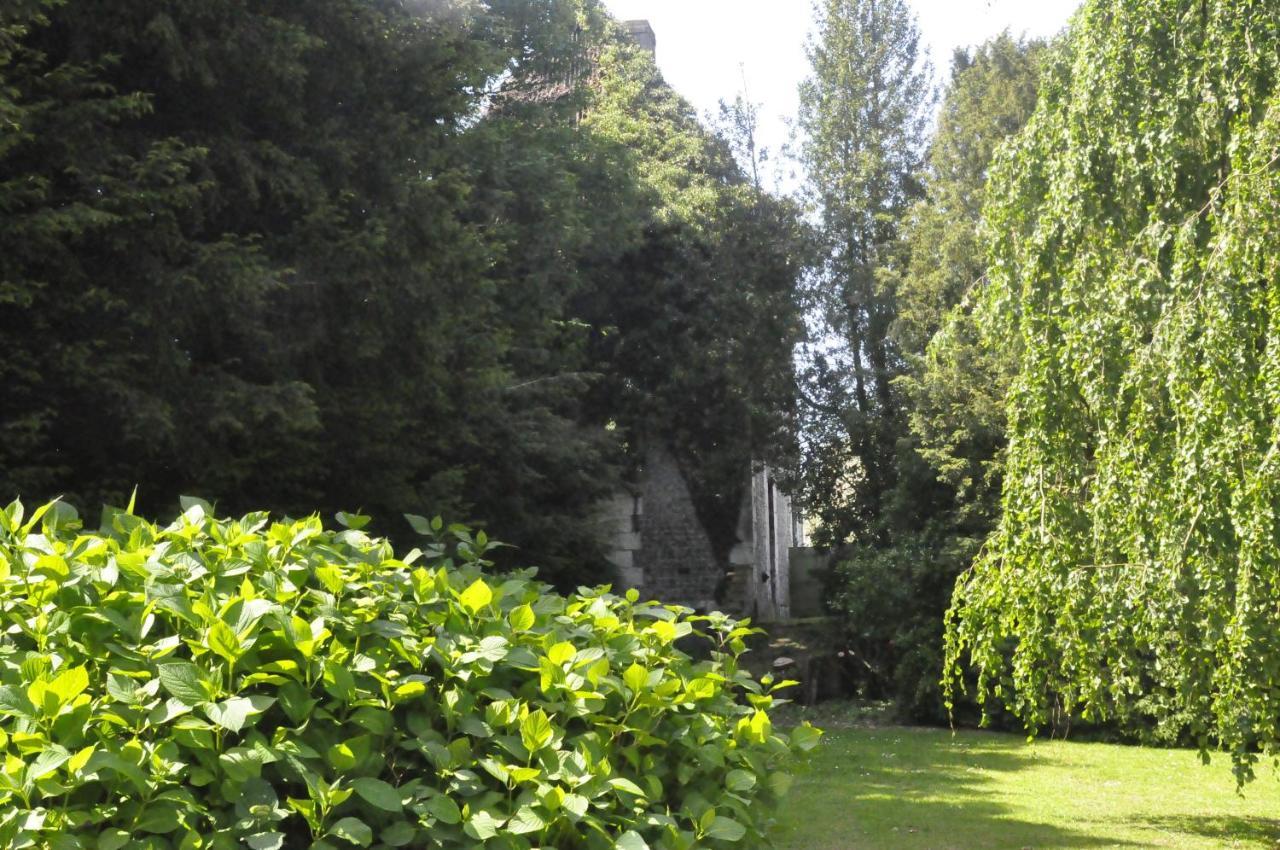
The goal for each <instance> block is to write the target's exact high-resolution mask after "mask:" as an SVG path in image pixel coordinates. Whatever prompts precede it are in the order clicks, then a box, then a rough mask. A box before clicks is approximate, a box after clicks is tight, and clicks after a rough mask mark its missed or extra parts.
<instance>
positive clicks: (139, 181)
mask: <svg viewBox="0 0 1280 850" xmlns="http://www.w3.org/2000/svg"><path fill="white" fill-rule="evenodd" d="M0 116H2V118H3V120H2V121H0V174H3V176H4V177H3V180H2V181H0V303H3V309H2V310H0V340H2V341H3V343H4V347H5V351H6V356H5V358H4V359H3V361H2V362H0V381H3V383H4V385H5V387H6V398H5V402H4V404H3V406H2V407H0V409H2V411H3V412H2V414H0V491H10V492H21V493H23V494H24V495H25V496H27V497H28V498H31V499H43V498H47V497H52V496H57V495H64V496H66V497H67V498H68V499H70V500H71V501H73V502H75V503H78V504H80V505H81V506H82V507H92V506H94V505H96V504H98V503H104V502H105V503H111V504H119V503H123V502H124V501H125V500H126V499H127V497H128V494H129V493H130V492H131V491H132V490H133V489H134V488H135V487H137V488H138V492H139V498H140V504H141V507H142V508H143V509H146V510H150V511H153V512H155V511H160V510H162V509H163V508H164V507H167V506H170V505H173V504H175V503H176V497H177V496H178V495H179V494H180V493H184V492H185V493H199V494H201V495H206V496H208V497H210V498H213V499H217V500H218V502H219V506H220V507H221V508H223V509H225V510H229V511H234V510H242V509H247V508H248V507H250V506H255V507H260V506H267V507H269V508H271V509H274V510H278V511H285V512H302V511H308V512H309V511H310V510H313V509H315V508H317V507H318V508H320V509H321V510H323V511H325V512H326V513H330V512H332V511H335V510H338V509H355V508H361V509H366V510H368V511H370V512H372V513H376V514H377V515H380V516H384V517H393V516H397V515H398V514H400V513H404V512H412V513H426V512H440V513H444V514H446V515H448V516H450V517H454V518H458V519H466V520H471V521H476V522H480V523H486V522H492V521H495V520H498V519H499V518H501V520H502V526H503V536H504V538H505V539H507V540H509V541H511V542H512V543H513V544H515V545H517V546H519V547H520V548H521V549H523V550H524V551H523V553H522V558H521V559H522V560H523V561H525V562H530V561H532V562H535V563H540V564H543V565H544V566H546V567H548V568H549V569H550V570H551V573H550V574H549V577H552V578H555V579H557V580H559V581H561V582H563V583H566V584H572V583H574V582H576V581H577V580H579V579H581V578H586V577H588V576H592V577H594V578H597V579H600V578H607V576H605V575H604V574H603V573H602V572H600V567H599V554H600V547H599V542H598V541H597V540H596V539H595V530H594V527H593V526H592V524H591V522H590V520H591V517H592V512H593V510H594V509H595V506H596V504H597V502H598V500H599V499H600V498H601V497H602V496H603V495H605V494H607V493H609V492H610V491H611V490H612V489H613V488H615V487H617V486H618V485H619V484H620V482H621V481H622V480H623V477H624V472H625V470H627V469H628V468H629V467H631V466H634V465H635V463H636V462H637V461H636V459H637V458H638V457H640V456H641V454H640V452H639V446H641V445H642V444H643V442H644V440H646V439H654V440H664V441H669V442H672V443H673V444H675V445H677V447H682V448H684V449H686V450H685V451H684V452H683V454H682V456H683V457H684V459H685V460H686V463H687V464H688V465H689V466H690V468H691V474H693V476H694V477H695V478H697V480H699V481H700V482H704V485H705V486H703V487H702V489H701V491H700V492H702V493H703V495H704V497H705V498H703V499H701V500H700V504H703V505H704V506H705V507H706V511H707V512H708V513H709V514H715V513H716V512H717V511H721V512H723V511H724V510H725V509H724V508H723V505H727V504H729V503H730V502H731V501H732V499H733V497H734V496H735V495H736V494H735V492H731V490H732V487H733V486H737V485H734V481H736V480H738V479H743V480H745V476H746V467H745V464H746V457H749V456H750V455H751V454H753V453H758V454H761V455H764V454H768V453H770V452H781V453H784V454H785V453H786V452H787V447H786V444H787V436H786V434H787V430H786V427H785V425H786V423H787V422H788V421H789V419H790V416H791V414H790V413H789V411H790V410H791V409H792V408H793V406H794V405H793V401H792V394H791V392H790V386H791V383H790V376H791V364H790V340H791V339H792V338H793V337H794V335H795V333H796V327H797V323H796V320H795V308H794V306H793V301H794V299H793V298H792V291H793V289H794V278H795V275H796V274H797V262H796V260H795V258H794V256H793V255H792V254H791V250H792V248H791V247H788V244H787V243H786V242H785V241H774V240H770V239H766V238H764V237H763V234H765V233H766V232H768V233H770V234H773V233H775V232H782V233H785V232H787V231H788V230H789V229H790V230H794V229H795V227H796V220H797V219H796V215H795V213H794V211H793V210H791V209H790V208H789V207H788V206H787V205H785V204H783V203H782V202H779V201H775V200H773V199H771V198H769V197H767V196H765V195H764V194H763V193H761V192H759V191H758V190H757V189H756V188H754V187H753V186H752V184H751V182H750V181H749V180H748V178H747V176H746V174H745V173H744V172H743V171H742V169H741V168H740V167H739V166H738V165H737V164H736V163H735V162H734V160H733V158H732V156H731V155H730V154H729V152H728V147H727V145H726V143H725V142H724V141H722V140H719V139H717V138H716V137H715V136H714V135H713V134H712V133H710V132H709V131H708V130H706V129H704V128H703V127H702V126H701V125H700V124H699V123H698V122H697V121H696V120H695V118H694V115H693V113H692V110H691V109H690V107H689V106H688V104H687V103H685V102H684V101H683V100H681V99H680V98H679V97H678V96H677V95H676V94H675V93H674V92H672V91H671V90H670V89H669V88H668V87H667V86H666V85H665V84H664V83H663V82H662V80H661V77H660V76H659V75H658V74H657V72H656V69H655V68H654V66H653V64H652V61H651V60H650V59H649V58H648V57H647V56H645V55H644V54H643V53H641V52H639V51H636V50H634V49H632V48H630V47H629V46H627V44H626V41H625V36H624V35H623V34H622V33H621V31H620V30H619V29H618V28H617V26H616V25H615V24H614V23H613V22H612V21H611V19H609V18H608V17H607V15H605V14H604V12H603V10H602V9H601V7H600V6H599V4H598V3H597V2H596V0H554V2H545V0H504V2H500V3H498V2H495V3H486V4H476V3H470V2H464V0H441V1H440V2H430V3H407V4H402V3H392V2H364V1H363V0H362V1H361V2H356V0H317V2H314V3H307V4H302V5H299V4H295V3H280V2H265V3H258V4H253V6H252V7H251V8H247V7H245V6H244V5H243V4H240V3H229V2H219V0H213V2H201V3H179V4H177V5H172V4H171V5H168V6H165V7H164V8H160V7H156V6H155V5H154V4H149V3H145V2H136V0H114V2H111V3H105V4H99V5H98V6H95V11H94V12H93V13H92V14H85V13H84V11H83V9H81V8H80V7H78V6H76V5H74V4H67V3H63V2H60V0H32V2H23V3H19V4H16V5H15V4H9V5H7V6H6V8H5V10H4V11H3V12H0ZM677 409H678V410H682V411H690V412H691V413H690V414H689V415H682V416H674V415H672V411H673V410H677ZM716 435H720V436H716ZM744 452H745V455H744ZM731 459H732V460H731ZM735 464H736V465H737V467H740V469H738V471H737V472H736V473H733V474H730V473H729V471H728V470H729V469H730V467H732V466H734V465H735ZM735 509H736V505H735ZM386 531H388V532H391V533H394V532H395V531H396V529H394V528H392V529H387V530H386Z"/></svg>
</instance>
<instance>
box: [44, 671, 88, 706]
mask: <svg viewBox="0 0 1280 850" xmlns="http://www.w3.org/2000/svg"><path fill="white" fill-rule="evenodd" d="M87 687H89V671H88V670H86V669H85V668H84V667H72V668H70V669H68V670H63V671H62V672H61V673H59V674H58V675H57V676H55V677H54V679H53V681H51V682H50V683H49V692H50V693H52V694H54V695H55V696H57V698H58V701H59V702H60V703H62V704H63V705H68V704H70V703H71V702H72V701H73V700H74V699H75V698H76V697H78V696H80V694H82V693H84V690H85V688H87Z"/></svg>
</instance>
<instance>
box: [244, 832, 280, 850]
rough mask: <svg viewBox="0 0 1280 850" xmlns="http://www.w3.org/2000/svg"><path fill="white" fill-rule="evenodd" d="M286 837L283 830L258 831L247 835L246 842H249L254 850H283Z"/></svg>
mask: <svg viewBox="0 0 1280 850" xmlns="http://www.w3.org/2000/svg"><path fill="white" fill-rule="evenodd" d="M284 839H285V834H284V833H283V832H258V833H254V834H253V835H249V836H246V837H245V839H244V843H245V844H248V845H249V847H250V848H252V850H281V848H283V847H284Z"/></svg>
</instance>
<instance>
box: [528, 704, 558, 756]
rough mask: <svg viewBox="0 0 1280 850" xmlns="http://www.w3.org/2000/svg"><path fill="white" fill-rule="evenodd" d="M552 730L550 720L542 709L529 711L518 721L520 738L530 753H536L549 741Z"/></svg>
mask: <svg viewBox="0 0 1280 850" xmlns="http://www.w3.org/2000/svg"><path fill="white" fill-rule="evenodd" d="M553 731H554V730H553V729H552V727H551V720H550V719H549V718H548V717H547V713H546V712H545V711H543V710H542V709H538V710H537V711H534V712H530V714H529V716H528V717H526V718H525V719H524V720H522V721H520V740H521V741H523V742H524V745H525V748H526V749H528V750H529V752H531V753H536V752H537V751H538V750H540V749H542V748H543V747H545V746H546V745H547V744H548V743H550V742H551V736H552V733H553Z"/></svg>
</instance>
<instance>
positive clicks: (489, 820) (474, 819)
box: [462, 809, 503, 841]
mask: <svg viewBox="0 0 1280 850" xmlns="http://www.w3.org/2000/svg"><path fill="white" fill-rule="evenodd" d="M502 824H503V821H502V820H501V819H499V818H495V817H494V816H493V815H492V814H490V813H489V812H488V811H487V810H485V809H481V810H479V811H478V812H475V813H474V814H472V815H471V817H470V818H468V819H467V822H466V824H464V825H463V827H462V831H463V832H465V833H466V834H467V835H470V836H471V837H472V838H474V839H476V840H477V841H488V840H489V839H490V838H493V837H494V836H495V835H497V834H498V830H499V829H502Z"/></svg>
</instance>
